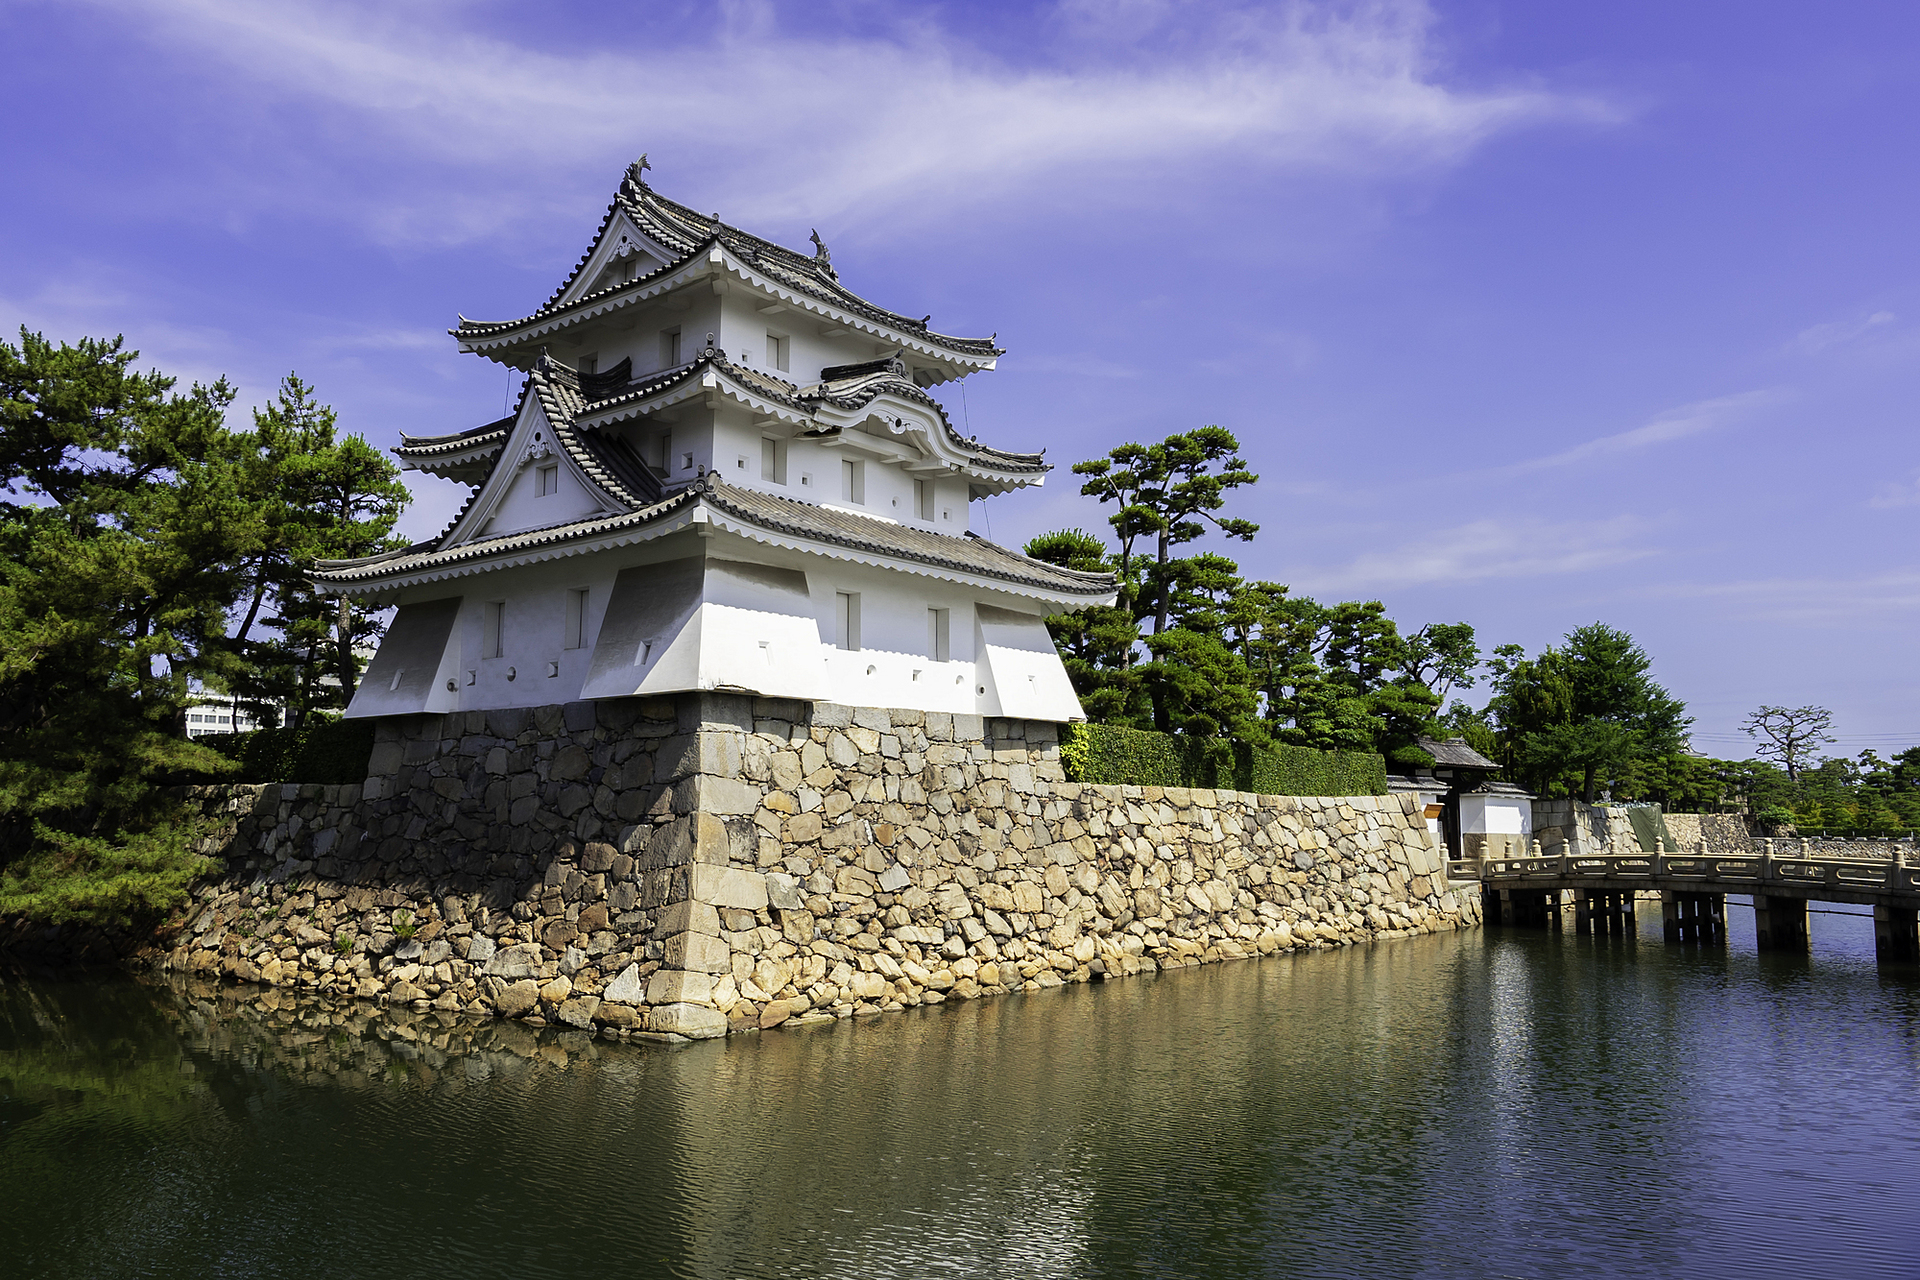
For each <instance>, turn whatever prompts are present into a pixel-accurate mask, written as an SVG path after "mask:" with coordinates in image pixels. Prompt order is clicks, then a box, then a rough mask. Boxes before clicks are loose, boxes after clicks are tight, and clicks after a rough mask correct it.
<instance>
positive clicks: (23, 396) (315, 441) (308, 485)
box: [0, 329, 408, 921]
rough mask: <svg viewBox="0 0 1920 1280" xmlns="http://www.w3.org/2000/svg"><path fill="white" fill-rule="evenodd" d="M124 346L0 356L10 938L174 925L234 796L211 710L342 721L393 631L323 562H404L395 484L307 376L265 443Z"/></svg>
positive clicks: (1, 769)
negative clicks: (147, 919) (324, 586)
mask: <svg viewBox="0 0 1920 1280" xmlns="http://www.w3.org/2000/svg"><path fill="white" fill-rule="evenodd" d="M137 357H138V353H137V352H135V351H132V350H129V349H127V348H126V346H125V345H124V343H123V342H122V341H121V339H119V338H114V339H111V340H98V339H82V340H81V341H79V342H78V343H75V344H73V345H67V344H65V343H61V344H58V345H55V344H53V343H50V342H48V341H47V340H46V339H45V338H44V337H42V336H41V335H39V334H36V333H31V332H28V331H27V330H25V329H22V330H21V333H20V344H19V345H18V346H17V347H16V346H13V345H10V344H6V343H0V914H13V913H21V912H24V913H27V914H31V915H35V916H39V917H43V918H48V919H86V920H96V921H107V920H120V921H125V920H129V919H132V918H134V917H136V916H139V915H142V914H151V913H153V912H156V911H160V910H164V909H165V908H166V907H167V906H169V905H171V904H172V903H173V902H175V901H177V900H178V898H179V896H180V894H181V893H182V892H183V891H184V887H185V885H186V883H187V882H188V881H189V880H190V879H191V877H192V875H193V873H194V872H195V870H196V869H197V867H198V861H197V859H196V858H195V857H194V855H193V852H192V850H193V847H194V845H195V843H196V841H197V839H198V837H199V835H200V834H201V832H200V828H199V826H198V825H197V824H196V823H195V821H194V820H193V819H192V818H190V817H189V816H188V815H187V814H186V813H185V812H184V811H182V810H181V809H180V808H179V807H178V805H177V804H175V803H173V802H171V801H169V799H168V798H167V795H168V793H167V791H166V785H167V784H168V783H171V782H177V781H180V780H183V779H186V778H190V777H202V778H204V777H212V776H219V775H220V774H222V773H223V772H225V771H226V770H227V768H228V764H227V762H226V761H225V760H224V758H223V757H221V756H219V755H217V754H216V753H214V752H213V751H211V750H208V749H207V748H206V747H204V746H202V745H201V744H198V743H195V742H192V741H189V740H188V738H187V736H186V724H187V720H186V717H187V715H188V714H189V711H188V708H189V706H190V705H191V703H192V702H193V700H194V698H195V697H196V691H197V690H207V691H213V692H219V693H229V694H232V695H234V696H235V697H237V698H239V699H241V700H242V702H243V704H246V705H249V706H251V707H253V708H255V709H257V710H258V711H259V712H261V713H262V714H265V713H266V711H267V709H268V708H269V707H272V708H276V709H277V708H279V707H282V706H283V707H285V708H286V710H287V712H288V714H290V715H291V716H292V717H293V719H294V720H295V721H296V722H299V721H301V720H303V719H306V718H310V717H314V716H324V715H326V714H328V713H330V712H334V711H337V709H338V708H340V707H343V706H344V705H345V703H346V700H347V699H348V698H349V697H351V696H352V692H353V689H354V686H355V683H356V679H357V676H358V673H359V660H358V658H357V657H356V650H357V649H358V648H360V647H362V646H363V645H364V644H366V643H367V642H368V641H369V640H370V639H371V638H372V637H373V635H374V634H375V633H376V631H377V629H378V625H379V624H378V619H377V618H375V617H371V616H369V615H367V614H366V613H364V612H362V611H360V610H357V609H355V608H354V607H353V606H352V605H351V604H350V603H347V602H345V601H335V600H332V599H329V598H326V597H322V596H320V595H319V594H318V593H316V592H315V591H314V590H313V589H312V587H311V586H310V584H309V583H308V581H307V578H306V573H307V571H308V569H309V568H310V567H311V565H312V564H313V562H314V561H315V560H316V559H321V558H339V557H351V556H362V555H370V554H373V553H375V552H378V551H381V550H383V549H386V548H389V547H392V546H394V545H395V539H394V538H393V534H392V530H393V526H394V522H395V520H396V519H397V518H398V517H399V515H400V513H401V511H402V509H403V508H404V507H405V505H406V503H407V498H408V495H407V490H406V489H405V487H404V486H402V485H401V484H400V482H399V479H398V474H397V471H396V469H395V468H394V466H393V464H392V463H391V462H390V461H388V460H387V459H386V458H385V457H384V456H382V455H381V454H380V453H379V452H378V451H376V450H375V449H373V448H372V447H371V446H370V445H368V444H367V443H366V441H365V440H363V439H361V438H360V437H358V436H353V435H342V434H341V433H340V432H339V430H338V427H337V423H336V420H335V416H334V413H333V410H332V409H330V408H328V407H327V406H325V405H323V404H319V403H317V402H316V400H315V399H314V395H313V391H312V389H311V388H310V387H308V386H307V385H306V384H305V383H303V382H302V381H301V380H300V379H299V378H298V377H295V376H293V375H289V376H288V377H287V378H286V380H285V381H284V382H283V383H282V384H281V386H280V388H279V393H278V395H277V397H276V398H275V400H274V401H273V403H271V404H270V405H268V406H267V407H266V408H264V409H261V410H257V411H255V413H254V414H253V415H252V423H251V429H235V428H234V427H232V426H230V425H229V423H228V421H227V418H228V410H229V409H230V408H231V406H232V404H233V401H234V398H235V391H234V389H233V387H232V386H231V385H230V384H229V383H228V382H227V381H226V380H225V379H221V380H219V381H216V382H215V383H213V384H212V385H211V386H202V385H199V384H195V385H194V386H192V387H191V388H190V389H188V390H186V391H184V392H182V391H180V390H178V389H177V383H176V380H175V379H174V378H171V377H169V376H167V375H165V374H163V373H158V372H142V371H140V370H137V369H136V368H135V367H134V362H135V360H136V359H137Z"/></svg>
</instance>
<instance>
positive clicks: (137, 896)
mask: <svg viewBox="0 0 1920 1280" xmlns="http://www.w3.org/2000/svg"><path fill="white" fill-rule="evenodd" d="M212 830H213V823H212V822H211V821H210V820H206V819H201V818H198V817H196V816H192V815H188V814H186V813H184V812H178V811H176V812H175V813H173V814H170V815H169V816H168V817H167V818H166V819H165V820H162V821H158V822H155V823H154V824H153V825H151V826H149V827H148V828H147V829H146V830H144V831H139V832H126V831H120V832H117V833H115V834H114V835H113V836H112V837H105V836H82V835H75V834H74V833H72V832H70V831H62V830H60V829H59V828H57V827H51V826H48V825H46V824H45V823H35V824H34V833H33V834H34V839H33V843H32V845H31V847H30V848H29V850H28V852H27V853H26V854H25V855H23V856H20V857H16V858H14V859H13V860H11V861H10V862H9V863H8V864H7V866H6V868H5V870H4V871H0V916H25V917H28V918H30V919H34V920H44V921H47V922H48V923H51V924H72V923H80V924H101V925H134V924H141V923H146V922H151V921H152V920H155V919H157V918H158V917H160V916H162V915H164V914H165V913H166V912H167V911H169V910H171V909H172V908H174V907H176V906H178V905H180V904H181V903H182V902H184V901H186V897H187V889H188V886H190V885H191V884H192V883H193V881H194V879H195V878H197V877H199V876H202V875H205V874H207V873H208V872H210V871H213V870H215V869H216V868H217V867H218V865H219V864H218V863H216V862H215V861H214V860H213V859H211V858H207V857H204V856H202V855H201V854H200V853H198V852H197V848H198V846H199V844H200V842H201V841H202V840H203V839H205V838H206V837H207V836H208V835H209V834H211V832H212Z"/></svg>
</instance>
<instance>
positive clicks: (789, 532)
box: [713, 490, 1112, 586]
mask: <svg viewBox="0 0 1920 1280" xmlns="http://www.w3.org/2000/svg"><path fill="white" fill-rule="evenodd" d="M750 492H754V493H759V492H760V491H759V490H751V491H750ZM766 496H773V497H777V496H778V495H766ZM786 501H789V502H795V503H797V504H798V505H800V506H815V505H816V504H813V503H804V502H799V501H798V500H797V499H791V498H789V499H786ZM713 505H714V506H715V507H717V508H718V509H719V510H720V512H721V514H723V515H727V516H731V517H733V518H734V519H736V520H739V521H742V522H743V523H745V524H746V525H747V527H748V528H752V529H758V530H760V531H761V532H762V533H766V534H770V535H773V536H776V537H785V538H797V539H803V540H806V541H810V542H815V543H825V544H827V545H829V546H838V547H841V548H844V549H845V550H847V551H849V552H853V553H855V554H856V556H866V557H869V558H870V559H872V558H877V559H880V560H894V561H900V560H904V561H906V562H908V563H911V564H922V565H929V566H935V567H939V568H944V569H947V570H950V571H951V572H954V573H962V574H968V575H970V576H972V577H975V578H993V579H998V580H999V581H1002V582H1013V583H1024V584H1025V585H1028V586H1034V585H1040V584H1042V583H1044V582H1045V581H1046V580H1047V579H1048V578H1054V579H1055V585H1064V584H1063V583H1060V582H1059V580H1058V578H1059V575H1062V574H1065V575H1068V578H1067V581H1068V582H1071V581H1072V579H1073V578H1075V577H1084V575H1082V574H1080V573H1079V572H1078V571H1077V570H1071V569H1069V570H1062V569H1061V568H1060V567H1059V566H1058V565H1051V564H1048V563H1047V562H1046V561H1044V560H1034V559H1032V558H1031V557H1027V556H1021V555H1017V554H1012V553H1008V559H1009V560H1012V561H1015V562H1024V563H1028V564H1032V565H1034V566H1035V567H1036V568H1038V569H1041V570H1043V572H1042V573H1040V574H1039V575H1037V577H1036V578H1021V577H1019V576H1018V575H1016V574H1015V573H1014V572H1013V571H1012V570H1010V569H995V568H992V567H990V566H986V565H978V564H967V563H965V562H964V561H961V560H957V559H953V558H951V557H947V556H943V555H939V554H937V553H936V552H933V551H916V550H913V549H912V548H908V547H896V548H891V549H889V548H885V547H874V546H873V545H871V544H869V543H865V542H859V541H856V540H854V537H853V535H851V534H842V533H835V532H833V531H831V530H828V531H821V530H813V529H806V528H800V527H796V526H793V525H787V524H783V523H781V522H779V521H777V520H766V519H760V518H756V517H755V516H753V515H752V514H751V513H749V512H747V511H744V510H741V509H740V508H738V507H736V506H733V505H732V504H730V503H728V502H726V501H725V500H724V499H718V500H716V501H715V502H714V503H713ZM824 509H825V510H833V508H824ZM836 514H849V513H844V512H837V511H836ZM855 518H857V519H871V518H872V517H867V516H860V517H855ZM903 527H904V526H903ZM920 532H924V531H920ZM933 536H935V537H942V538H950V537H952V535H951V534H934V535H933ZM954 540H955V541H960V539H954ZM986 545H988V546H992V547H993V548H994V550H996V551H1000V552H1003V553H1005V552H1006V549H1005V548H1004V547H1000V546H997V545H995V544H993V543H987V544H986ZM860 562H861V563H867V562H869V561H867V560H862V561H860ZM1089 585H1093V586H1111V585H1112V582H1111V580H1109V581H1107V582H1094V583H1089Z"/></svg>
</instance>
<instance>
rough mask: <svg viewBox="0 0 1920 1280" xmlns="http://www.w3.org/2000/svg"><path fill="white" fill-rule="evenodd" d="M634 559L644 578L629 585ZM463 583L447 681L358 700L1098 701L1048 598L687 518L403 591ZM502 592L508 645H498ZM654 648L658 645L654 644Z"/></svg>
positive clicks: (370, 708)
mask: <svg viewBox="0 0 1920 1280" xmlns="http://www.w3.org/2000/svg"><path fill="white" fill-rule="evenodd" d="M702 556H705V557H708V558H707V559H706V560H704V561H702V560H701V559H700V557H702ZM756 564H758V565H764V566H765V567H764V568H762V569H756V568H755V567H754V566H755V565H756ZM690 565H691V566H693V568H692V569H691V570H689V568H688V566H690ZM623 570H629V571H633V572H634V573H635V574H637V575H638V576H637V577H633V578H631V579H630V580H629V583H628V585H627V588H626V590H625V591H624V592H623V593H622V592H616V580H617V579H618V578H619V575H620V574H621V572H622V571H623ZM689 572H691V573H692V574H693V576H692V577H691V578H688V577H687V575H688V573H689ZM682 579H686V581H682ZM676 584H678V585H677V586H676ZM583 588H584V589H585V590H586V592H587V613H586V644H585V645H584V646H581V647H577V648H568V647H567V639H568V636H567V634H566V630H567V620H568V611H569V593H570V592H571V591H574V590H578V589H583ZM841 592H846V593H849V594H852V595H855V596H857V597H858V600H859V606H858V611H859V633H858V636H857V641H858V646H859V647H858V648H856V649H841V648H839V647H837V646H836V644H835V640H836V623H837V620H838V619H837V614H838V597H839V594H840V593H841ZM456 596H457V597H459V598H460V603H459V605H458V612H457V616H456V619H455V621H454V623H453V625H452V627H451V630H450V635H449V637H448V639H447V642H446V644H447V648H446V652H445V653H444V654H442V655H440V661H438V662H436V663H434V668H435V670H436V674H435V677H434V679H435V681H436V684H435V686H434V687H433V688H431V689H425V690H424V691H423V690H422V689H421V688H417V687H415V686H416V685H417V683H418V682H417V681H415V680H411V679H409V680H407V681H406V682H405V689H404V690H394V691H386V690H384V688H383V689H382V690H380V691H376V690H374V689H373V687H372V682H371V681H369V682H367V683H363V686H362V690H363V696H357V697H356V698H355V700H354V705H353V707H352V708H351V709H350V711H349V714H350V715H353V716H364V715H381V714H403V713H406V712H408V711H413V710H419V711H424V710H445V711H454V710H466V711H470V710H483V709H486V708H490V707H509V706H527V707H531V706H543V705H547V704H550V703H556V702H568V701H572V700H574V699H577V698H580V697H583V696H584V697H623V696H632V695H635V694H652V693H667V692H678V691H682V690H690V689H741V690H748V691H753V692H757V693H764V694H767V695H768V696H774V697H793V698H807V699H815V700H826V701H832V702H840V703H846V704H850V705H855V706H885V707H912V708H916V709H919V710H926V711H948V712H959V713H972V714H981V715H1008V716H1018V717H1023V718H1028V719H1037V720H1038V719H1055V720H1061V719H1071V718H1076V717H1078V716H1079V715H1080V714H1081V712H1080V708H1079V703H1078V702H1077V701H1074V700H1073V699H1072V692H1071V689H1070V687H1069V686H1068V685H1067V683H1066V672H1065V669H1064V668H1063V667H1061V665H1060V660H1059V658H1058V656H1057V655H1055V654H1054V653H1053V652H1052V650H1051V642H1050V641H1048V640H1047V639H1046V629H1045V625H1044V622H1043V618H1042V611H1043V610H1044V609H1045V608H1046V606H1045V605H1044V604H1043V603H1041V602H1039V601H1034V600H1025V599H1022V598H1020V597H1019V596H1016V595H1013V594H1011V593H1006V592H1000V591H995V590H991V589H982V588H979V587H974V586H970V585H966V584H961V583H955V582H948V581H946V580H944V579H940V578H933V577H926V576H921V575H918V574H908V573H904V572H901V571H899V570H894V569H889V568H884V567H879V566H869V565H859V564H851V563H846V562H843V561H838V560H833V559H829V558H827V557H823V556H818V555H810V554H804V553H800V552H794V551H783V550H780V549H775V548H768V547H766V546H764V545H762V544H759V543H755V542H751V541H749V540H747V539H744V538H736V537H731V536H728V535H716V536H714V537H712V538H710V539H701V538H699V537H698V536H696V534H695V533H694V531H693V530H686V531H683V532H680V533H676V534H671V535H668V536H666V537H663V538H661V539H660V540H659V541H657V542H654V543H649V544H644V545H642V546H638V547H629V548H624V549H620V550H614V551H607V552H601V553H598V554H595V555H589V556H577V557H568V558H565V559H558V560H552V561H547V562H544V563H540V564H533V565H525V566H521V567H517V568H511V569H501V570H495V571H492V572H487V573H482V574H476V575H473V576H470V577H466V578H459V579H453V580H451V581H447V582H440V583H433V584H428V585H425V586H421V587H415V588H411V589H409V590H408V591H406V592H403V593H402V594H401V595H400V597H399V599H398V601H397V603H400V604H402V605H403V606H404V605H407V604H412V603H422V602H429V601H435V600H444V599H447V598H450V597H456ZM669 597H671V598H669ZM622 600H624V601H626V603H625V604H622V603H620V602H621V601H622ZM636 601H637V602H638V605H639V607H638V608H637V610H636V608H635V604H634V602H636ZM610 602H613V603H614V606H615V612H616V613H619V612H620V611H621V610H623V609H624V610H625V612H624V613H621V616H620V617H619V618H616V619H615V620H614V622H613V623H610V622H609V617H610V615H609V603H610ZM496 604H497V605H500V606H502V608H501V611H500V613H499V615H498V616H499V618H500V624H501V625H500V651H499V653H498V654H497V655H496V654H495V653H493V652H492V650H491V649H490V647H489V639H490V629H491V628H490V622H489V617H490V614H491V609H490V606H492V605H496ZM933 608H938V609H945V610H946V611H947V617H948V626H947V635H948V644H949V650H948V653H947V657H946V659H945V660H944V661H942V660H939V659H938V658H936V656H935V655H934V654H933V653H932V652H931V649H932V640H933V637H932V634H931V631H932V628H931V624H930V619H929V616H928V610H929V609H933ZM1043 645H1044V651H1043V649H1042V646H1043ZM642 646H649V647H648V649H647V650H646V652H645V653H644V659H643V651H642ZM415 647H416V648H418V647H419V646H418V645H417V644H416V645H415ZM382 652H383V655H384V653H385V650H384V647H383V651H382ZM432 657H433V655H428V654H418V653H414V654H410V655H409V657H408V664H409V666H410V667H411V668H416V669H424V667H425V665H426V664H427V663H428V662H429V661H430V660H431V659H432ZM394 661H397V654H396V656H395V658H394V659H393V660H388V659H386V658H385V657H379V658H376V660H375V666H376V668H381V664H382V663H383V662H385V663H386V665H389V666H391V665H393V663H394ZM381 669H384V668H381ZM371 670H372V669H370V674H371ZM442 672H444V673H445V674H441V673H442ZM448 680H451V681H452V683H453V687H452V688H447V687H445V684H446V681H448ZM402 693H404V694H405V696H404V697H401V695H402ZM376 695H377V696H376ZM396 698H401V701H404V702H406V703H407V705H404V706H403V705H401V702H399V701H396V700H395V699H396ZM426 698H430V700H431V701H430V703H429V702H427V701H423V699H426ZM416 702H417V703H419V704H420V705H417V706H416V705H414V703H416Z"/></svg>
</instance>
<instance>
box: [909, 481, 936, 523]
mask: <svg viewBox="0 0 1920 1280" xmlns="http://www.w3.org/2000/svg"><path fill="white" fill-rule="evenodd" d="M913 514H915V515H916V516H919V517H920V518H921V519H922V520H931V519H933V481H931V480H915V481H914V482H913Z"/></svg>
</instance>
